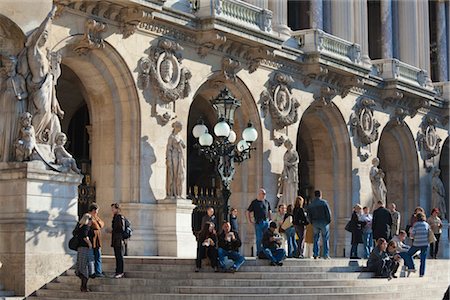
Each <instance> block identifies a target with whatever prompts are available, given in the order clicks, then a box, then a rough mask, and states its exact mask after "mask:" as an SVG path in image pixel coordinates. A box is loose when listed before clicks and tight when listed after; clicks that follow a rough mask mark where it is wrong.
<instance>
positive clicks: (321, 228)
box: [313, 223, 330, 257]
mask: <svg viewBox="0 0 450 300" xmlns="http://www.w3.org/2000/svg"><path fill="white" fill-rule="evenodd" d="M313 232H314V245H313V256H314V257H318V256H319V235H321V236H322V244H323V257H328V256H330V255H329V251H330V225H329V224H324V223H313Z"/></svg>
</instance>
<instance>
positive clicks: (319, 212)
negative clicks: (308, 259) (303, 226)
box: [306, 191, 331, 259]
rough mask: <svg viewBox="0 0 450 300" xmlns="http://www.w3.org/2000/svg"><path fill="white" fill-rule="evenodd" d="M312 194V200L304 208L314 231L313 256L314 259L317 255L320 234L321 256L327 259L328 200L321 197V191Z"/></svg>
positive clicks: (328, 234) (329, 219)
mask: <svg viewBox="0 0 450 300" xmlns="http://www.w3.org/2000/svg"><path fill="white" fill-rule="evenodd" d="M314 196H315V198H314V200H313V201H312V202H311V204H309V205H308V207H307V208H306V212H307V215H308V218H309V221H310V223H311V224H312V226H313V232H314V245H313V256H314V259H317V258H318V257H319V235H320V234H321V235H322V244H323V256H322V257H323V258H324V259H329V258H330V256H329V251H330V250H329V249H330V222H331V211H330V207H329V206H328V202H327V201H326V200H324V199H322V192H321V191H315V192H314Z"/></svg>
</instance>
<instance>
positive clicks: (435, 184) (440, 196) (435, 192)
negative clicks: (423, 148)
mask: <svg viewBox="0 0 450 300" xmlns="http://www.w3.org/2000/svg"><path fill="white" fill-rule="evenodd" d="M440 174H441V170H440V169H439V168H434V170H433V172H432V176H433V177H432V179H431V184H432V190H431V209H433V208H435V207H437V208H439V211H440V213H441V217H442V219H446V218H447V205H446V204H445V188H444V184H443V183H442V180H441V179H440V178H439V175H440Z"/></svg>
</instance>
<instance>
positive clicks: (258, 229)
mask: <svg viewBox="0 0 450 300" xmlns="http://www.w3.org/2000/svg"><path fill="white" fill-rule="evenodd" d="M252 212H253V217H254V221H253V220H252V218H251V216H250V213H252ZM271 214H272V211H271V209H270V203H269V201H267V200H266V190H264V189H260V190H259V192H258V195H257V197H256V199H255V200H253V201H252V203H250V206H249V207H248V209H247V213H246V216H247V221H248V223H249V224H255V235H256V256H258V254H259V252H260V251H261V250H262V237H263V234H264V232H265V231H266V230H267V229H268V228H269V219H271Z"/></svg>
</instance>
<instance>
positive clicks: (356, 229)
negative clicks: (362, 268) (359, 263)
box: [350, 204, 366, 259]
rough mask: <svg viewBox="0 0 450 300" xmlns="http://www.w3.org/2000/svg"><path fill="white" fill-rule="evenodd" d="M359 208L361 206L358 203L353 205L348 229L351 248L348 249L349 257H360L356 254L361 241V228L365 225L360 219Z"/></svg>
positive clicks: (360, 208)
mask: <svg viewBox="0 0 450 300" xmlns="http://www.w3.org/2000/svg"><path fill="white" fill-rule="evenodd" d="M361 210H362V206H361V205H360V204H356V205H355V206H354V207H353V213H352V217H351V219H350V224H351V226H350V229H351V231H352V248H351V250H350V258H351V259H360V257H359V256H358V245H359V244H362V243H363V234H362V228H363V226H364V225H366V223H365V222H364V221H361V220H360V218H361Z"/></svg>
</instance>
